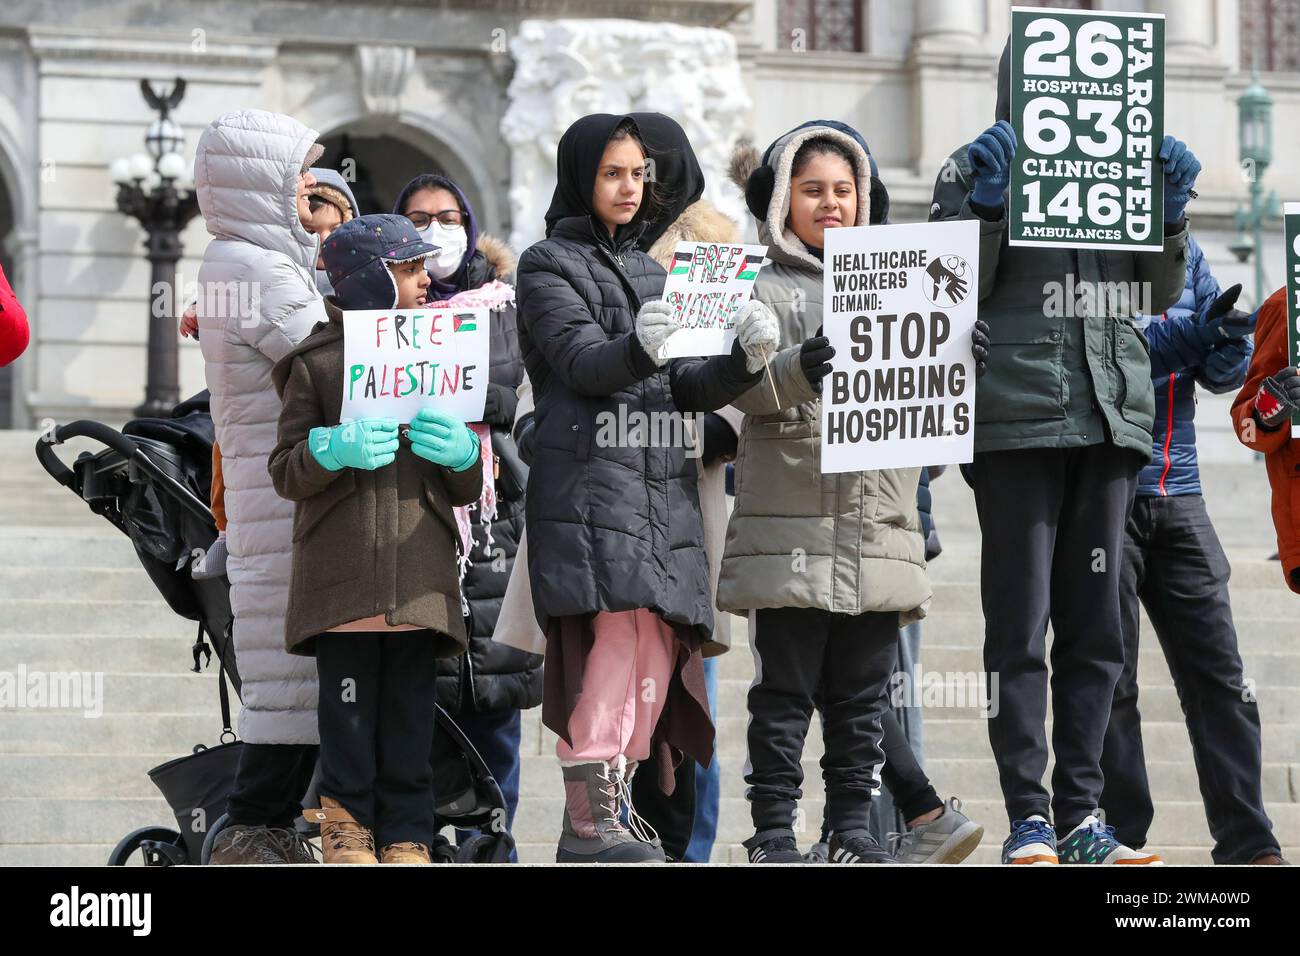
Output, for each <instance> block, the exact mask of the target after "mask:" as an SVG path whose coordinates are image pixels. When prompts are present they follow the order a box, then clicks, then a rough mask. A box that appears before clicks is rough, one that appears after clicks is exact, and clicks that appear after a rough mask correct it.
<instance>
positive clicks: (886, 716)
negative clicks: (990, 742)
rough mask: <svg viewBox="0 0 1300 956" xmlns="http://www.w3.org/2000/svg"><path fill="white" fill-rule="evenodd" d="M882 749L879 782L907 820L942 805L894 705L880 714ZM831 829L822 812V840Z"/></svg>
mask: <svg viewBox="0 0 1300 956" xmlns="http://www.w3.org/2000/svg"><path fill="white" fill-rule="evenodd" d="M880 748H881V750H882V751H883V752H884V754H885V764H884V766H883V767H881V768H880V781H881V783H883V784H884V786H885V789H886V790H888V791H889V795H890V796H891V797H893V798H894V805H895V806H897V807H898V812H899V813H900V814H901V815H902V817H903V822H904V823H906V822H907V821H908V820H915V819H916V818H917V817H919V816H923V815H924V814H927V813H929V812H930V811H931V810H938V809H939V808H940V807H941V806H943V801H942V800H940V799H939V794H938V793H936V792H935V789H934V786H933V785H932V784H931V783H930V778H929V777H927V776H926V775H925V771H924V770H922V769H921V765H920V764H919V763H917V762H916V754H915V753H914V752H913V751H912V745H911V744H910V743H908V740H907V735H906V734H905V733H903V725H902V724H900V723H899V722H898V716H897V715H896V714H895V713H894V709H893V708H892V707H886V708H885V710H884V711H883V712H882V713H881V715H880ZM831 829H832V827H831V825H830V820H829V819H828V818H827V817H826V815H825V814H823V816H822V836H821V839H822V842H823V843H825V842H827V841H828V840H829V839H830V835H831Z"/></svg>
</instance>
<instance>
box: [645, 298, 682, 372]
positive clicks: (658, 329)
mask: <svg viewBox="0 0 1300 956" xmlns="http://www.w3.org/2000/svg"><path fill="white" fill-rule="evenodd" d="M680 328H681V326H680V325H679V324H678V323H677V319H676V318H675V317H674V316H673V307H672V306H670V305H669V304H668V303H667V302H665V301H664V300H663V299H652V300H650V301H649V302H644V303H642V304H641V309H640V311H639V312H637V314H636V337H637V341H639V342H640V343H641V348H643V349H645V351H646V354H647V355H649V356H650V359H651V361H653V362H654V363H655V364H656V365H658V366H659V367H660V368H662V367H663V366H665V365H667V364H668V359H666V358H661V357H660V355H659V351H660V349H662V348H663V344H664V343H665V342H667V341H668V336H670V335H672V334H673V333H674V332H676V331H677V330H678V329H680Z"/></svg>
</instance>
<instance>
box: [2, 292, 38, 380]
mask: <svg viewBox="0 0 1300 956" xmlns="http://www.w3.org/2000/svg"><path fill="white" fill-rule="evenodd" d="M30 338H31V332H30V331H29V330H28V328H27V313H26V312H24V311H23V307H22V306H21V305H19V304H18V296H16V295H14V290H13V289H12V288H10V287H9V280H8V279H6V278H5V273H4V270H3V269H0V367H3V366H5V365H8V364H9V363H10V362H12V361H14V360H15V359H17V358H18V356H20V355H22V354H23V352H24V351H25V350H26V348H27V343H28V341H29V340H30Z"/></svg>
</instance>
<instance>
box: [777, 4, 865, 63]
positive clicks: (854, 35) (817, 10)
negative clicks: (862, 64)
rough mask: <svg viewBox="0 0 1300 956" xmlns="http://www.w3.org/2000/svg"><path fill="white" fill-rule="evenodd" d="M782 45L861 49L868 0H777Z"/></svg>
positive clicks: (780, 42)
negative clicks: (866, 1)
mask: <svg viewBox="0 0 1300 956" xmlns="http://www.w3.org/2000/svg"><path fill="white" fill-rule="evenodd" d="M778 4H779V7H778V11H777V31H778V35H777V47H778V48H779V49H787V50H796V51H801V52H802V51H806V50H838V51H842V52H850V53H852V52H861V50H862V49H863V32H864V31H863V19H864V15H865V13H864V9H863V8H864V7H865V6H866V3H865V0H778Z"/></svg>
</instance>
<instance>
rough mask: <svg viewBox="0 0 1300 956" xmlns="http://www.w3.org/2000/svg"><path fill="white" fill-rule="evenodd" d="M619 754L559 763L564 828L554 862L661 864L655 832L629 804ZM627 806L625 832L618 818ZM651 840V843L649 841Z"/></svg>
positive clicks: (659, 849)
mask: <svg viewBox="0 0 1300 956" xmlns="http://www.w3.org/2000/svg"><path fill="white" fill-rule="evenodd" d="M625 767H626V764H625V762H624V760H623V758H622V757H620V758H619V759H618V761H617V762H616V763H613V764H610V763H605V762H604V761H597V762H595V763H583V764H577V765H575V766H571V767H562V768H561V771H562V773H563V774H564V796H565V799H564V829H563V830H562V831H561V833H560V845H559V847H558V848H557V849H556V851H555V861H556V862H557V863H662V862H664V851H663V849H662V848H661V847H659V846H657V845H656V844H657V842H658V841H657V839H656V836H657V835H656V834H655V833H654V831H653V830H652V829H651V828H650V827H649V825H648V824H647V823H645V821H644V820H642V819H641V818H640V817H639V816H637V814H636V811H635V810H634V809H632V807H631V801H630V799H629V794H628V786H627V779H626V773H625ZM623 805H626V806H627V808H628V820H629V822H630V823H631V824H632V827H633V829H631V830H629V829H628V828H627V827H626V826H624V825H623V821H622V819H620V814H619V810H620V807H622V806H623ZM651 841H654V842H651Z"/></svg>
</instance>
